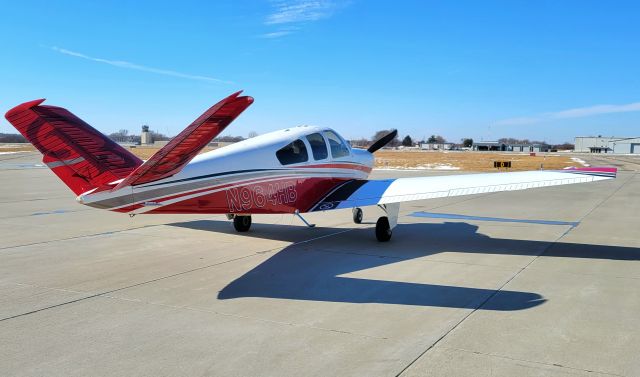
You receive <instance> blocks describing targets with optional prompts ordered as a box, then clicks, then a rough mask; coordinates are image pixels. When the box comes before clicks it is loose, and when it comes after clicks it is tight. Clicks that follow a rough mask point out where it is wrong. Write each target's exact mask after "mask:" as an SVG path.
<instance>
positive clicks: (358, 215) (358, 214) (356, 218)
mask: <svg viewBox="0 0 640 377" xmlns="http://www.w3.org/2000/svg"><path fill="white" fill-rule="evenodd" d="M353 222H354V223H356V224H361V223H362V209H361V208H358V207H355V208H354V209H353Z"/></svg>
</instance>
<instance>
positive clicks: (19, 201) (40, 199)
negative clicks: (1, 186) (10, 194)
mask: <svg viewBox="0 0 640 377" xmlns="http://www.w3.org/2000/svg"><path fill="white" fill-rule="evenodd" d="M68 197H69V195H63V196H52V197H50V198H35V199H21V200H8V201H4V202H0V204H13V203H24V202H36V201H42V200H51V199H65V198H68Z"/></svg>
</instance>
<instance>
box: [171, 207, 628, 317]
mask: <svg viewBox="0 0 640 377" xmlns="http://www.w3.org/2000/svg"><path fill="white" fill-rule="evenodd" d="M169 225H173V226H178V227H183V228H189V229H197V230H205V231H212V232H221V233H229V234H236V233H235V231H234V230H233V226H232V225H231V224H230V223H229V222H225V221H213V220H198V221H191V222H181V223H173V224H169ZM342 230H345V229H342V228H322V227H319V228H315V229H307V228H305V227H302V226H294V225H273V224H254V225H253V227H252V229H251V231H249V232H247V233H244V234H242V235H243V236H246V237H253V238H263V239H270V240H280V241H287V242H294V243H293V244H292V245H290V246H287V247H285V248H284V249H282V250H280V251H278V252H276V253H275V255H273V256H272V257H271V258H269V259H268V260H266V261H264V262H263V263H261V264H260V265H258V266H256V267H255V268H253V269H252V270H250V271H248V272H247V273H245V274H244V275H243V276H241V277H239V278H238V279H236V280H235V281H233V282H231V283H229V284H228V285H227V286H226V287H224V288H223V289H222V290H221V291H220V292H219V294H218V299H221V300H227V299H235V298H242V297H264V298H277V299H291V300H313V301H328V302H350V303H379V304H396V305H416V306H433V307H449V308H467V309H475V308H479V309H482V310H497V311H512V310H523V309H529V308H533V307H535V306H538V305H541V304H543V303H544V302H545V301H546V299H545V298H544V297H542V296H541V295H539V294H537V293H533V292H519V291H510V290H499V291H498V290H497V289H482V288H470V287H460V286H451V285H438V284H423V283H408V282H398V281H387V280H371V279H364V278H358V277H346V276H342V275H345V274H350V273H354V272H356V271H362V270H367V269H371V268H376V267H381V266H385V265H389V264H392V263H399V262H402V261H407V260H411V259H415V258H421V257H426V256H430V255H435V254H439V253H443V252H455V253H461V252H462V253H473V254H493V255H525V256H537V255H541V254H543V255H544V256H546V257H567V258H590V259H610V260H629V261H632V260H640V249H638V248H631V247H618V246H602V245H586V244H573V243H552V242H545V241H529V240H516V239H500V238H491V237H489V236H486V235H483V234H481V233H478V232H477V230H478V227H477V226H476V225H472V224H468V223H465V222H444V223H438V224H430V223H428V224H425V223H422V224H400V225H399V226H398V227H397V228H396V229H395V230H394V235H393V238H392V240H391V241H390V242H388V243H378V242H377V241H375V239H374V236H373V234H372V233H373V230H372V229H371V228H363V229H354V230H352V231H349V232H345V233H342V234H337V235H333V236H331V237H324V238H323V237H322V236H324V235H332V234H335V233H337V232H340V231H342ZM318 237H320V238H318ZM310 238H315V239H314V240H312V241H309V242H301V241H305V240H308V239H310ZM296 242H298V243H296ZM461 263H464V262H463V261H462V262H461ZM470 263H472V262H470ZM425 273H428V272H425ZM385 277H389V275H388V274H387V275H385ZM399 280H400V279H399Z"/></svg>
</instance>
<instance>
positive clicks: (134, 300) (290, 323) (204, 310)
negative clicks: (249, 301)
mask: <svg viewBox="0 0 640 377" xmlns="http://www.w3.org/2000/svg"><path fill="white" fill-rule="evenodd" d="M101 297H104V298H109V299H114V300H121V301H129V302H137V303H141V304H146V305H152V306H162V307H167V308H171V309H183V310H191V311H196V312H200V313H208V314H214V315H220V316H224V317H231V318H238V319H247V320H252V321H256V322H264V323H270V324H276V325H281V326H291V327H300V328H307V329H313V330H321V331H327V332H333V333H339V334H345V335H354V336H359V337H362V338H368V339H377V340H388V339H389V338H387V337H379V336H373V335H368V334H361V333H356V332H351V331H346V330H338V329H331V328H326V327H319V326H312V325H305V324H301V323H294V322H283V321H276V320H272V319H265V318H258V317H252V316H247V315H242V314H237V313H228V312H221V311H217V310H209V309H204V308H197V307H193V306H187V305H183V306H180V305H170V304H162V303H158V302H152V301H147V300H141V299H132V298H126V297H118V296H113V295H103V296H101Z"/></svg>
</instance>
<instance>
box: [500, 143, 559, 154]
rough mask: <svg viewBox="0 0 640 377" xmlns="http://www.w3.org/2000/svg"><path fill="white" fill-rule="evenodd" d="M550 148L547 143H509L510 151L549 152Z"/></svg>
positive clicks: (508, 148)
mask: <svg viewBox="0 0 640 377" xmlns="http://www.w3.org/2000/svg"><path fill="white" fill-rule="evenodd" d="M550 149H551V148H550V147H549V146H548V145H546V144H507V151H508V152H525V153H528V152H549V150H550Z"/></svg>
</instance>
